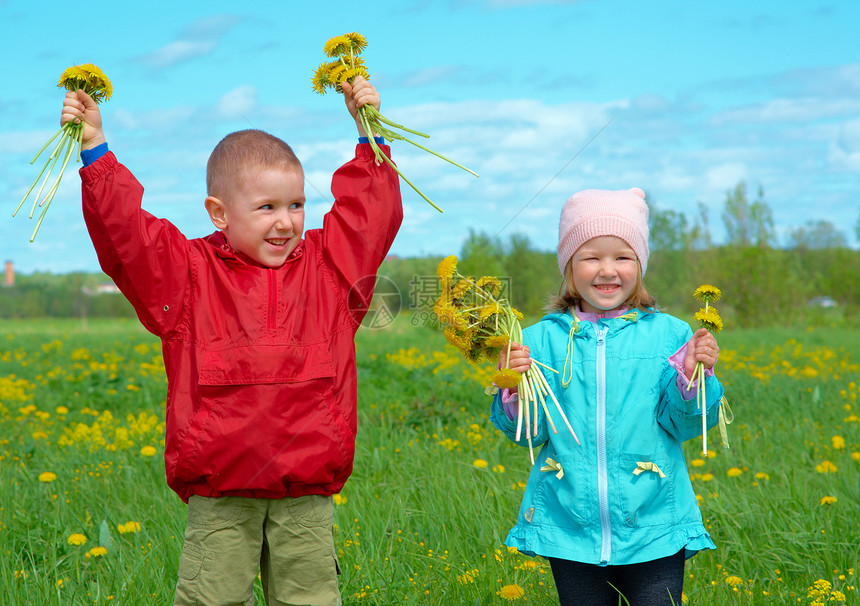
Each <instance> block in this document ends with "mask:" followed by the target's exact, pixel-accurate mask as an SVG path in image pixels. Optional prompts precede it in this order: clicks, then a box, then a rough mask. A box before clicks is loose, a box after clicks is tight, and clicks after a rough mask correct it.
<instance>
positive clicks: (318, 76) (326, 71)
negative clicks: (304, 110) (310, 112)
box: [311, 63, 334, 95]
mask: <svg viewBox="0 0 860 606" xmlns="http://www.w3.org/2000/svg"><path fill="white" fill-rule="evenodd" d="M332 67H333V65H332V64H331V63H320V64H319V67H317V69H316V71H314V75H313V76H312V77H311V88H313V90H314V92H315V93H318V94H320V95H324V94H325V92H326V88H329V87H332V86H334V83H333V82H332V81H331V68H332Z"/></svg>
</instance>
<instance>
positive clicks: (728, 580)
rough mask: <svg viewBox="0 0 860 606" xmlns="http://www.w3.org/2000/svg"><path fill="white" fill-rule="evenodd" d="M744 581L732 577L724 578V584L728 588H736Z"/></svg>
mask: <svg viewBox="0 0 860 606" xmlns="http://www.w3.org/2000/svg"><path fill="white" fill-rule="evenodd" d="M743 582H744V580H743V579H742V578H740V577H736V576H734V575H731V576H727V577H726V584H727V585H729V586H730V587H737V586H738V585H742V584H743Z"/></svg>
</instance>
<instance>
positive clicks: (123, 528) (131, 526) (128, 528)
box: [116, 522, 140, 534]
mask: <svg viewBox="0 0 860 606" xmlns="http://www.w3.org/2000/svg"><path fill="white" fill-rule="evenodd" d="M116 529H117V530H118V531H119V533H120V534H132V533H135V532H140V524H138V523H137V522H126V523H125V524H118V525H117V527H116Z"/></svg>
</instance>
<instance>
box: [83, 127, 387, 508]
mask: <svg viewBox="0 0 860 606" xmlns="http://www.w3.org/2000/svg"><path fill="white" fill-rule="evenodd" d="M384 149H385V150H386V153H387V152H388V149H387V147H386V148H384ZM81 178H82V181H83V209H84V218H85V219H86V222H87V227H88V229H89V233H90V237H91V238H92V241H93V244H94V245H95V248H96V252H97V253H98V257H99V262H100V264H101V266H102V269H103V270H104V271H105V273H107V274H108V275H109V276H111V277H112V278H113V280H114V281H115V282H116V284H117V286H118V287H119V288H120V290H121V291H122V292H123V294H124V295H125V296H126V297H127V298H128V300H129V301H130V302H131V304H132V305H133V306H134V308H135V311H136V312H137V315H138V317H139V318H140V321H141V322H142V323H143V325H144V326H145V327H146V328H147V330H149V331H150V332H152V333H153V334H155V335H157V336H159V337H160V338H161V340H162V351H163V355H164V364H165V368H166V372H167V385H168V387H167V431H166V433H167V435H166V447H165V452H164V461H165V467H166V471H167V483H168V484H169V485H170V487H171V488H172V489H173V490H175V491H176V493H177V494H178V495H179V496H180V497H181V498H182V499H183V500H184V501H187V500H188V497H189V496H190V495H192V494H196V495H201V496H207V497H213V496H245V497H255V498H281V497H285V496H292V497H296V496H302V495H307V494H323V495H329V494H333V493H336V492H338V491H339V490H340V489H341V488H342V487H343V484H344V482H346V479H347V478H348V477H349V475H350V473H351V472H352V463H353V456H354V453H355V433H356V369H355V345H354V337H355V332H356V330H357V329H358V326H359V323H360V322H361V319H362V317H363V316H364V313H365V311H364V310H366V309H367V304H368V303H369V302H370V299H371V297H372V295H373V284H374V280H373V279H365V280H361V278H366V277H368V276H375V275H376V270H377V269H378V267H379V265H380V263H382V260H383V259H384V258H385V255H386V253H387V252H388V249H389V248H390V246H391V243H392V241H393V240H394V236H395V234H396V233H397V229H398V228H399V226H400V223H401V221H402V218H403V209H402V206H401V201H400V186H399V181H398V176H397V174H396V173H395V171H393V170H391V169H390V168H389V167H388V166H387V165H385V164H380V165H377V164H376V162H375V159H374V156H373V152H372V150H371V148H370V146H369V145H367V144H360V145H358V147H357V148H356V157H355V159H353V160H351V161H350V162H348V163H347V164H345V165H344V166H342V167H341V168H339V169H338V170H337V172H336V173H335V175H334V178H333V180H332V193H333V194H334V198H335V204H334V206H333V208H332V209H331V211H330V212H329V213H327V214H326V216H325V219H324V221H323V228H322V229H314V230H309V231H307V232H305V235H304V240H303V242H302V243H301V244H300V245H299V246H298V247H297V248H296V250H295V251H293V253H292V254H291V255H290V257H289V258H288V259H287V261H286V263H284V265H283V266H281V267H279V268H277V269H271V268H267V267H262V266H260V265H255V264H251V263H248V262H246V261H244V260H242V259H240V258H239V257H238V256H237V255H236V253H234V252H233V250H232V248H231V247H230V244H229V242H228V241H227V240H226V238H225V237H224V236H223V235H222V234H221V232H216V233H214V234H212V235H211V236H209V237H208V238H200V239H194V240H188V239H186V238H185V237H184V236H183V235H182V234H181V233H180V232H179V230H178V229H177V228H176V227H174V226H173V225H172V224H171V223H169V222H168V221H165V220H163V219H158V218H156V217H154V216H152V215H150V214H149V213H147V212H146V211H144V210H142V209H141V207H140V204H141V199H142V196H143V187H142V186H141V185H140V184H139V183H138V182H137V180H136V179H135V178H134V176H133V175H132V174H131V173H130V172H129V171H128V169H126V168H125V167H124V166H123V165H122V164H119V162H117V160H116V157H115V156H114V155H113V154H112V153H110V152H109V153H108V154H106V155H105V156H103V157H102V158H100V159H99V160H97V161H96V162H94V163H93V164H91V165H89V166H87V167H84V168H82V169H81ZM352 285H357V287H356V288H353V289H351V286H352ZM350 310H353V311H350Z"/></svg>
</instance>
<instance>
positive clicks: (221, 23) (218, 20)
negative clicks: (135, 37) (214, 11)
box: [140, 15, 241, 69]
mask: <svg viewBox="0 0 860 606" xmlns="http://www.w3.org/2000/svg"><path fill="white" fill-rule="evenodd" d="M239 21H241V19H240V18H239V17H236V16H233V15H216V16H214V17H207V18H205V19H199V20H197V21H194V22H193V23H191V24H189V25H188V26H187V27H186V28H185V29H184V30H183V31H182V33H181V34H180V35H179V36H177V38H176V39H175V40H173V41H172V42H168V43H167V44H165V45H164V46H161V47H160V48H157V49H155V50H154V51H152V52H150V53H148V54H146V55H144V56H142V57H140V61H141V62H143V63H144V64H146V65H149V66H150V67H152V68H154V69H163V68H166V67H171V66H173V65H176V64H178V63H183V62H185V61H189V60H191V59H194V58H196V57H201V56H203V55H207V54H209V53H211V52H212V51H214V50H215V49H216V48H217V47H218V45H219V43H220V41H221V38H223V37H224V36H225V35H226V34H227V33H228V32H229V31H230V29H231V28H232V27H233V26H234V25H235V24H236V23H238V22H239Z"/></svg>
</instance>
